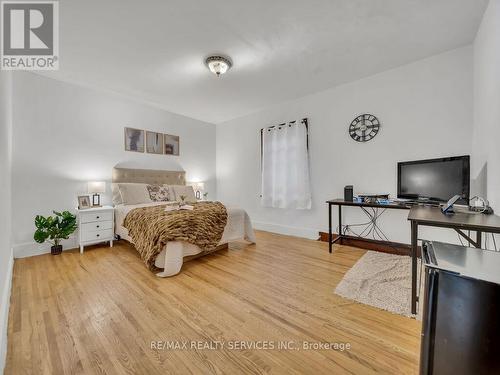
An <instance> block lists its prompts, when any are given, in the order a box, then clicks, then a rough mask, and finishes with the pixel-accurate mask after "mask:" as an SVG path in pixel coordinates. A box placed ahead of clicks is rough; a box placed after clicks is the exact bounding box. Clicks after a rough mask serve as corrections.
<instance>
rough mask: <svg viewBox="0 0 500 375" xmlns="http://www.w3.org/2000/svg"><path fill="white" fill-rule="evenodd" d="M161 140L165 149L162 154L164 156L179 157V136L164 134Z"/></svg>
mask: <svg viewBox="0 0 500 375" xmlns="http://www.w3.org/2000/svg"><path fill="white" fill-rule="evenodd" d="M163 138H164V143H165V148H164V149H163V153H164V154H165V155H175V156H179V136H177V135H170V134H164V135H163Z"/></svg>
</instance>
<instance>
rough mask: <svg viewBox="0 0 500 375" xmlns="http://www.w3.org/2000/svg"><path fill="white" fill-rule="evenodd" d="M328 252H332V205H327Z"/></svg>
mask: <svg viewBox="0 0 500 375" xmlns="http://www.w3.org/2000/svg"><path fill="white" fill-rule="evenodd" d="M328 252H329V253H331V252H332V205H331V204H330V203H328Z"/></svg>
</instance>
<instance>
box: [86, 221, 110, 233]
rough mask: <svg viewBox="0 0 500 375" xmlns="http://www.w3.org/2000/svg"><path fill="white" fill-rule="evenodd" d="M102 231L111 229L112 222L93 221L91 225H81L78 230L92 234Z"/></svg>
mask: <svg viewBox="0 0 500 375" xmlns="http://www.w3.org/2000/svg"><path fill="white" fill-rule="evenodd" d="M104 229H113V222H112V221H111V220H110V221H94V222H93V223H85V224H82V225H81V228H80V230H82V231H84V232H92V231H94V232H95V231H98V230H104Z"/></svg>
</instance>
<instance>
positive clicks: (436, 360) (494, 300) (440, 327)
mask: <svg viewBox="0 0 500 375" xmlns="http://www.w3.org/2000/svg"><path fill="white" fill-rule="evenodd" d="M422 250H423V251H422V253H423V261H424V264H425V296H424V312H423V316H422V344H421V353H420V374H425V375H428V374H435V375H447V374H453V375H460V374H464V375H472V374H473V375H479V374H484V375H491V374H500V252H495V251H490V250H481V249H474V248H469V247H463V246H457V245H451V244H445V243H439V242H424V243H423V246H422Z"/></svg>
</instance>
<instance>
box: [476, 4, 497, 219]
mask: <svg viewBox="0 0 500 375" xmlns="http://www.w3.org/2000/svg"><path fill="white" fill-rule="evenodd" d="M499 20H500V0H491V1H490V3H489V5H488V7H487V9H486V11H485V13H484V16H483V20H482V23H481V25H480V27H479V30H478V32H477V35H476V38H475V40H474V137H473V155H474V163H473V174H474V176H476V177H477V178H478V179H479V180H480V182H481V185H480V188H481V193H482V195H484V196H487V198H488V199H489V201H490V204H491V205H492V207H493V208H494V209H496V211H497V213H499V212H500V148H499V147H498V145H499V140H500V22H499Z"/></svg>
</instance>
